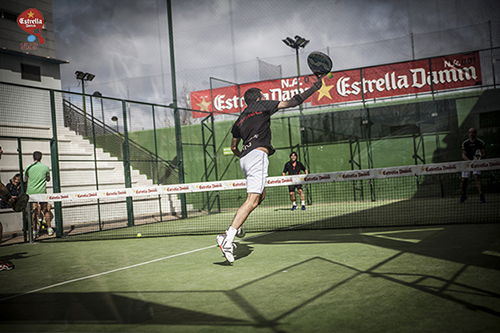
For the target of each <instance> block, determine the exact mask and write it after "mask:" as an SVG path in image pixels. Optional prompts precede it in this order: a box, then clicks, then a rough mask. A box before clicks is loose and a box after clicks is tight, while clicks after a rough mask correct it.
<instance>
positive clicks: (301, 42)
mask: <svg viewBox="0 0 500 333" xmlns="http://www.w3.org/2000/svg"><path fill="white" fill-rule="evenodd" d="M283 43H285V45H286V46H289V47H291V48H292V49H294V50H295V56H296V59H297V93H298V94H300V62H299V49H300V48H302V49H303V48H304V47H306V45H307V44H309V40H307V39H305V38H302V37H300V36H299V35H296V36H295V37H294V38H291V37H286V38H285V39H283ZM299 113H300V117H299V119H300V128H299V130H300V132H301V138H302V142H303V143H304V148H303V149H304V151H303V152H304V154H303V159H304V164H305V165H306V168H307V170H309V172H311V167H310V165H309V149H308V143H307V141H308V140H307V132H306V131H305V128H304V127H303V125H304V115H303V114H302V104H300V105H299ZM291 146H292V143H291V142H290V147H291ZM306 196H307V199H308V202H309V190H308V189H307V190H306Z"/></svg>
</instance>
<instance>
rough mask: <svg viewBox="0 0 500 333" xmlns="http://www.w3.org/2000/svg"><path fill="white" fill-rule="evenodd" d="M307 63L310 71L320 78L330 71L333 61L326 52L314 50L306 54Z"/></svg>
mask: <svg viewBox="0 0 500 333" xmlns="http://www.w3.org/2000/svg"><path fill="white" fill-rule="evenodd" d="M307 65H308V66H309V69H310V70H311V72H313V74H314V75H316V77H317V78H318V79H321V78H323V77H324V76H326V75H328V74H329V73H330V72H331V70H332V67H333V61H332V59H331V58H330V57H329V56H327V55H326V54H324V53H322V52H318V51H314V52H311V53H310V54H309V55H308V56H307ZM329 78H330V76H329Z"/></svg>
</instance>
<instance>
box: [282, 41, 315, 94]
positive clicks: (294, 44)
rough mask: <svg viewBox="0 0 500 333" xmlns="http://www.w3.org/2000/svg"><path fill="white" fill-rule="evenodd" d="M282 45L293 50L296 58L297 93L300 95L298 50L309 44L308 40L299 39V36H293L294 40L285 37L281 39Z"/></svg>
mask: <svg viewBox="0 0 500 333" xmlns="http://www.w3.org/2000/svg"><path fill="white" fill-rule="evenodd" d="M283 43H285V44H286V45H287V46H289V47H291V48H292V49H295V55H296V58H297V92H298V93H300V90H299V88H300V82H299V78H300V62H299V49H300V48H304V47H306V45H307V44H309V40H307V39H305V38H302V37H300V36H299V35H297V36H295V39H293V38H290V37H287V38H285V39H283Z"/></svg>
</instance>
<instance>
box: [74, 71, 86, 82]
mask: <svg viewBox="0 0 500 333" xmlns="http://www.w3.org/2000/svg"><path fill="white" fill-rule="evenodd" d="M75 75H76V79H77V80H83V78H84V77H85V73H84V72H82V71H76V72H75Z"/></svg>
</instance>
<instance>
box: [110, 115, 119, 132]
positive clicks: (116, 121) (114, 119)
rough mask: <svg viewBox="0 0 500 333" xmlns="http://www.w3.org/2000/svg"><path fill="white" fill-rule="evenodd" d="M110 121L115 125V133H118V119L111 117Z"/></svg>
mask: <svg viewBox="0 0 500 333" xmlns="http://www.w3.org/2000/svg"><path fill="white" fill-rule="evenodd" d="M111 120H112V121H114V122H115V123H116V131H117V132H118V117H117V116H113V117H111Z"/></svg>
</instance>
